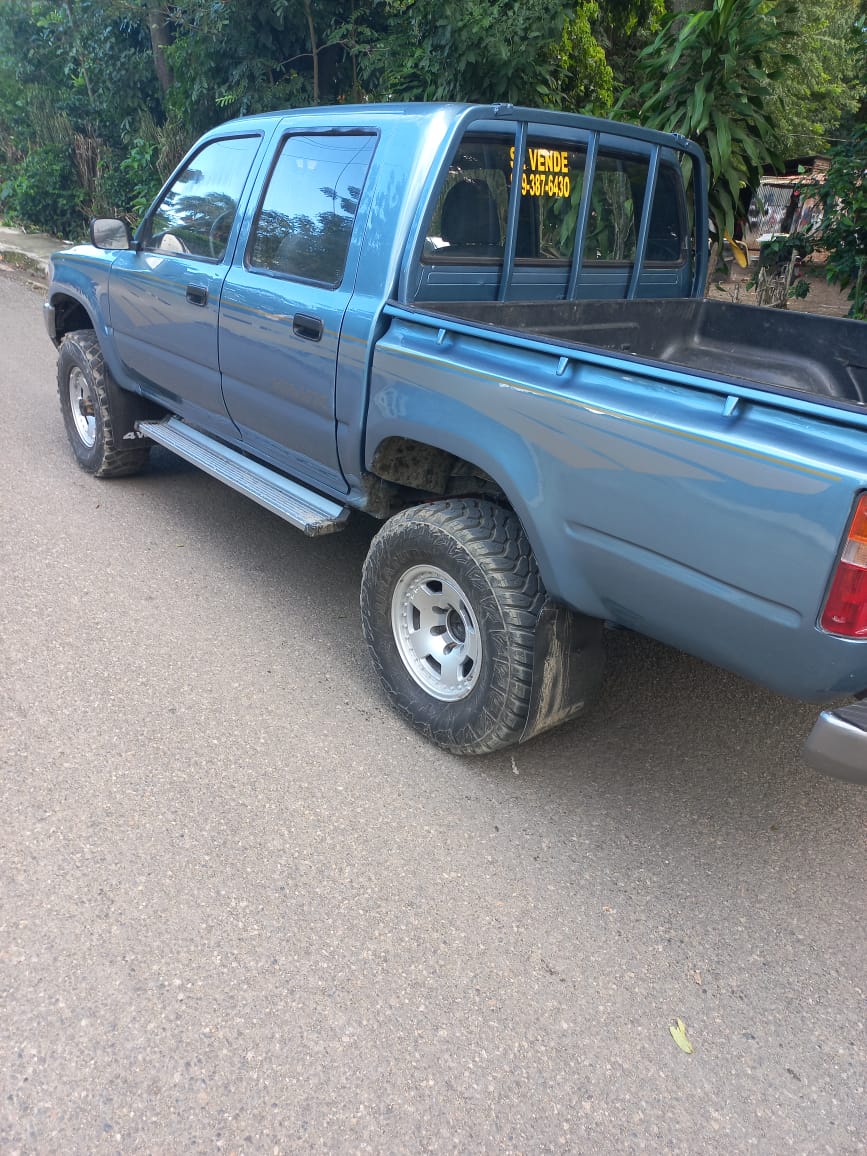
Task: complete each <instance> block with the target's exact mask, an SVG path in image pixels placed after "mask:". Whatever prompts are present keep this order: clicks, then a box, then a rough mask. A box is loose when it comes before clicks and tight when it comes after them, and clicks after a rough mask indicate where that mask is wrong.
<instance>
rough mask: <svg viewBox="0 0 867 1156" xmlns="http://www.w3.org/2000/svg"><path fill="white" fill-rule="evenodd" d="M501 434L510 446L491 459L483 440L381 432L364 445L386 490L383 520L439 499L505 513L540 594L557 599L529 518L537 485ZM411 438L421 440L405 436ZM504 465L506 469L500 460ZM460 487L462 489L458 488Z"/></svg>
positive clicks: (541, 537) (523, 454) (527, 461)
mask: <svg viewBox="0 0 867 1156" xmlns="http://www.w3.org/2000/svg"><path fill="white" fill-rule="evenodd" d="M498 432H499V440H500V442H502V441H503V437H504V435H505V434H508V435H509V437H508V440H509V441H510V442H511V443H512V444H511V445H510V446H509V447H508V448H507V449H505V450H504V449H503V447H502V445H500V447H499V448H500V453H499V454H498V455H494V454H492V453H491V452H490V451H489V450H488V449H487V448H486V444H487V445H492V444H496V439H493V438H491V439H488V440H487V443H486V440H485V438H484V437H483V436H478V437H477V438H474V439H473V441H472V442H470V441H469V439H467V438H464V437H462V436H458V437H454V436H449V437H446V436H443V437H441V438H434V437H431V436H430V433H431V431H430V430H426V431H422V430H420V429H419V430H413V431H405V432H400V433H398V432H394V431H392V432H385V431H384V432H383V436H382V437H381V438H380V439H379V440H378V441H376V443H375V445H373V444H372V442H371V441H370V440H368V445H369V446H371V447H372V448H371V449H370V452H369V456H368V461H369V462H370V465H369V467H368V469H369V472H370V475H371V476H372V477H373V478H374V479H377V480H379V481H382V482H385V483H386V485H387V486H388V487H389V491H390V499H391V502H392V505H391V508H390V509H387V510H382V511H377V512H379V513H383V514H385V515H387V514H389V513H394V512H396V511H397V510H398V509H401V508H405V507H406V506H408V505H411V504H416V503H418V502H419V501H427V500H430V499H432V498H433V499H435V498H444V497H455V498H457V497H461V498H464V497H478V498H483V499H486V500H488V501H491V502H494V503H496V504H498V505H501V506H504V507H507V508H508V509H510V510H511V511H512V512H513V513H514V514H515V516H516V517H517V519H518V521H519V522H520V523H521V526H522V528H523V530H524V533H525V534H526V535H527V539H528V541H529V542H530V546H531V548H532V550H533V555H534V557H535V559H536V565H537V566H538V567H539V572H540V574H541V576H542V580H543V582H544V583H545V586H546V588H547V589H548V590H549V591H550V592H551V594H552V595H553V596H554V597H557V582H556V577H555V573H556V571H555V568H554V566H553V564H552V560H551V558H550V557H549V553H548V550H547V549H546V546H545V533H544V530H543V528H542V527H541V526H540V524H539V521H538V519H537V518H536V517H535V515H534V513H533V509H532V508H531V503H532V505H534V506H536V507H539V506H540V504H541V503H540V495H541V494H542V492H543V479H542V477H541V474H540V471H539V468H538V462H537V461H535V460H534V457H533V454H532V452H531V450H530V447H529V446H528V445H527V443H526V442H523V441H521V440H520V439H518V438H516V437H514V435H511V434H510V433H509V431H506V430H503V429H502V428H501V429H500V430H499V431H498ZM411 433H417V434H419V435H421V436H416V437H414V436H411ZM504 457H505V458H507V459H508V467H507V466H506V464H505V462H504V460H503V458H504ZM462 482H466V483H467V484H466V485H462Z"/></svg>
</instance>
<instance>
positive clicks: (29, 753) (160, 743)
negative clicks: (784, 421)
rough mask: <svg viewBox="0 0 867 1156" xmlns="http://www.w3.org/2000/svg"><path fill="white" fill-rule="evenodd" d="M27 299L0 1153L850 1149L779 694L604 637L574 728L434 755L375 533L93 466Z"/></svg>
mask: <svg viewBox="0 0 867 1156" xmlns="http://www.w3.org/2000/svg"><path fill="white" fill-rule="evenodd" d="M40 312H41V300H40V297H39V296H38V295H37V294H36V293H35V292H33V290H32V289H30V288H28V287H27V286H26V285H25V283H24V281H23V280H22V279H20V278H19V277H17V275H15V274H12V273H8V272H5V271H0V398H2V412H3V415H4V418H3V423H2V434H0V446H2V452H0V493H2V499H0V573H2V578H3V597H2V601H0V825H2V826H0V830H2V838H0V1092H2V1096H0V1152H2V1153H3V1154H4V1156H8V1154H12V1153H22V1154H23V1153H46V1154H67V1153H73V1154H75V1153H82V1154H91V1153H93V1154H101V1153H142V1154H144V1153H157V1154H163V1153H165V1154H171V1153H190V1152H201V1153H219V1152H223V1153H229V1152H234V1153H238V1154H240V1153H245V1154H250V1153H268V1154H272V1153H287V1152H329V1153H343V1152H347V1153H351V1152H370V1153H419V1152H424V1153H446V1152H447V1153H497V1154H503V1153H506V1154H511V1153H527V1154H533V1153H547V1152H568V1153H579V1154H583V1153H599V1154H601V1156H605V1154H608V1153H612V1154H613V1153H618V1154H620V1153H637V1152H650V1153H672V1154H681V1153H682V1154H687V1153H689V1154H691V1156H695V1154H703V1153H711V1154H716V1153H719V1154H721V1156H722V1154H725V1156H731V1154H733V1153H769V1154H774V1156H775V1154H777V1153H788V1152H792V1153H801V1154H807V1153H833V1154H842V1153H847V1154H848V1153H860V1152H867V1095H865V1082H867V1032H865V1012H867V1009H865V998H864V996H865V961H867V923H865V914H867V900H865V897H867V869H865V816H867V791H865V790H863V789H862V790H859V789H858V788H856V787H853V786H848V785H846V784H843V783H837V782H833V781H831V780H826V779H823V778H819V777H817V776H815V775H814V774H812V773H810V772H809V771H808V770H807V769H806V768H805V767H804V766H803V765H802V763H801V762H800V760H799V757H798V748H799V745H800V742H801V741H802V739H803V737H804V736H805V735H806V733H807V732H808V730H809V728H810V725H811V723H812V720H813V718H814V717H815V713H816V711H815V708H813V707H809V706H803V705H800V704H796V703H791V702H788V701H786V700H783V699H780V698H778V697H776V696H774V695H771V694H769V693H767V692H765V691H763V690H760V689H757V688H755V687H753V686H751V685H749V684H747V683H745V682H744V681H742V680H740V679H738V678H736V677H734V676H732V675H729V674H726V673H724V672H720V671H717V670H715V669H713V668H711V667H708V666H706V665H704V664H703V663H701V662H699V661H697V660H695V659H692V658H689V657H686V656H684V655H681V654H677V653H675V652H672V651H669V650H667V649H665V648H664V647H662V646H659V645H656V644H655V643H651V642H647V641H644V640H642V639H640V638H637V637H633V636H630V635H628V634H616V635H612V636H611V637H610V638H609V652H610V665H609V676H608V685H607V689H606V694H605V697H604V700H603V702H602V704H601V705H600V706H599V707H598V708H597V709H596V711H595V713H594V714H593V715H592V717H591V718H588V719H587V720H586V721H584V722H579V723H576V724H572V725H570V726H568V727H565V728H563V729H561V730H560V731H557V732H554V733H552V734H550V735H548V736H543V737H542V738H541V739H539V740H537V741H536V742H534V743H532V744H530V745H529V746H527V747H523V748H518V749H517V750H516V751H515V752H514V755H512V754H510V753H508V752H507V753H505V754H500V755H496V756H492V757H489V758H485V759H467V760H461V759H457V758H454V757H451V756H449V755H446V754H444V753H442V752H440V751H438V750H436V749H435V748H433V747H431V746H429V745H427V744H426V743H425V742H424V741H423V740H421V739H420V738H418V737H416V736H415V734H414V733H413V732H411V731H410V730H409V729H407V728H406V727H405V726H404V724H402V723H401V722H400V721H399V720H398V719H396V717H395V716H394V715H393V714H392V713H391V712H390V710H389V709H388V707H387V706H386V705H385V703H384V702H383V700H382V699H381V697H380V695H379V692H378V690H377V688H376V687H375V685H374V683H373V680H372V677H371V674H370V671H369V668H368V662H367V657H366V653H365V648H364V644H363V640H362V637H361V631H360V626H359V615H358V584H359V575H360V569H361V564H362V561H363V558H364V554H365V551H366V548H367V544H368V543H369V540H370V537H371V535H372V533H373V529H374V527H373V525H372V524H368V523H367V522H366V521H365V520H364V519H360V518H359V519H356V520H355V521H353V522H351V523H350V526H349V528H348V530H347V531H346V532H345V533H343V534H342V535H336V536H333V537H330V538H324V539H319V540H308V539H305V538H304V537H302V536H301V535H300V534H299V533H298V532H296V531H295V530H293V529H291V528H290V527H288V526H286V525H284V524H283V523H281V522H280V521H279V520H278V519H276V518H275V517H273V516H272V515H270V514H269V513H267V512H266V511H264V510H261V509H260V508H259V507H257V506H255V505H253V504H251V503H249V502H247V501H246V500H245V499H243V498H241V497H240V496H238V495H236V494H235V493H233V492H232V491H230V490H228V489H226V488H224V487H223V486H221V485H220V484H219V483H217V482H215V481H212V480H211V479H209V478H207V477H206V476H204V475H202V474H200V473H197V472H196V471H195V470H193V469H192V468H191V467H188V466H186V465H185V464H184V463H182V462H180V461H179V460H177V459H174V458H172V457H171V456H170V455H168V454H167V453H164V452H162V451H159V452H155V453H154V455H153V465H152V466H151V467H150V468H149V470H148V471H147V472H146V473H145V474H143V475H141V476H140V477H138V478H132V479H125V480H118V481H114V482H99V481H96V480H94V479H92V478H90V477H88V476H87V475H86V474H84V473H83V472H82V471H81V470H79V469H78V467H77V466H76V465H75V463H74V461H73V459H72V456H71V453H70V451H69V450H68V448H67V445H66V440H65V434H64V431H63V424H62V421H61V417H60V412H59V408H58V404H57V398H56V387H55V384H54V351H53V349H52V347H51V345H50V343H49V341H48V339H47V337H46V336H45V332H44V329H43V325H42V319H41V316H40ZM677 1018H680V1019H681V1020H683V1022H684V1024H685V1026H686V1032H687V1035H688V1037H689V1039H690V1040H691V1042H692V1044H693V1046H694V1049H695V1050H694V1052H693V1054H692V1055H687V1054H684V1053H683V1052H682V1051H680V1050H679V1049H678V1047H677V1046H676V1045H675V1042H674V1040H673V1039H672V1036H671V1035H670V1033H669V1025H670V1024H673V1023H674V1022H675V1020H676V1019H677Z"/></svg>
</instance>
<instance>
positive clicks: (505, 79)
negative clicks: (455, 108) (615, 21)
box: [377, 0, 574, 104]
mask: <svg viewBox="0 0 867 1156" xmlns="http://www.w3.org/2000/svg"><path fill="white" fill-rule="evenodd" d="M573 10H574V4H571V3H570V2H569V0H392V3H391V4H390V6H389V13H390V16H391V28H390V31H389V35H388V37H387V39H386V41H385V42H384V43H383V46H382V50H381V52H380V53H379V55H378V59H377V63H378V64H380V65H381V68H382V76H383V79H382V82H381V84H382V88H383V89H384V91H385V93H386V94H387V95H388V96H399V97H402V98H404V99H409V100H469V101H479V102H482V103H489V102H496V101H511V102H513V103H515V104H528V103H529V104H539V103H542V104H545V103H548V102H550V101H552V99H553V96H554V93H555V92H557V91H558V87H559V85H560V83H561V79H562V70H563V63H562V61H561V60H560V59H559V58H558V49H559V48H560V45H561V39H562V36H563V31H564V28H565V25H566V20H567V17H569V16H570V15H571V13H572V12H573Z"/></svg>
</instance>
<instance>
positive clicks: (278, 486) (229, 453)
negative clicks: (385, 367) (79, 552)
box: [136, 417, 349, 538]
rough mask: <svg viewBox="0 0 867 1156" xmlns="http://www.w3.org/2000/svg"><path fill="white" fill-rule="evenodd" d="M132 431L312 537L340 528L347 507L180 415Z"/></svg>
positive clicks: (138, 424)
mask: <svg viewBox="0 0 867 1156" xmlns="http://www.w3.org/2000/svg"><path fill="white" fill-rule="evenodd" d="M136 429H137V430H138V431H139V433H141V434H143V435H144V436H145V437H149V438H151V439H152V440H153V441H155V442H159V444H160V445H161V446H165V447H166V449H168V450H171V451H172V453H175V454H177V455H178V456H179V457H182V458H186V460H187V461H188V462H192V463H193V465H194V466H198V467H199V469H202V470H204V471H205V473H207V474H210V475H211V476H212V477H214V478H219V480H220V481H221V482H225V483H226V485H227V486H231V487H232V489H233V490H237V491H238V493H239V494H244V495H245V497H248V498H252V499H253V501H254V502H258V503H259V505H260V506H264V507H265V509H266V510H270V511H271V513H272V514H276V515H277V516H278V517H280V518H284V519H285V520H286V521H287V522H289V523H291V524H292V525H293V526H296V527H297V528H298V529H299V530H303V531H304V533H305V534H308V535H309V536H310V537H311V538H316V537H319V535H320V534H332V533H334V531H335V530H342V529H343V527H344V525H345V524H346V520H347V518H348V517H349V509H348V508H347V507H346V506H341V505H340V504H339V503H338V502H332V501H331V500H330V498H323V497H322V495H321V494H317V493H315V492H314V491H313V490H308V489H306V488H305V487H304V486H302V485H299V484H298V482H293V481H290V479H289V478H286V477H284V476H283V475H282V474H278V473H277V471H276V470H272V469H269V468H268V466H263V465H261V464H260V463H259V462H254V461H252V460H251V459H250V458H246V457H244V455H243V454H239V453H237V451H235V450H233V449H230V448H229V447H228V446H225V445H223V443H222V442H218V441H217V440H216V439H215V438H212V437H209V436H208V435H207V434H204V433H200V432H199V430H197V429H193V428H192V427H191V426H188V425H187V424H186V423H185V422H182V421H181V420H180V418H177V417H170V418H166V419H165V420H164V421H140V422H137V423H136Z"/></svg>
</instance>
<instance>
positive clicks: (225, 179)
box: [109, 136, 260, 435]
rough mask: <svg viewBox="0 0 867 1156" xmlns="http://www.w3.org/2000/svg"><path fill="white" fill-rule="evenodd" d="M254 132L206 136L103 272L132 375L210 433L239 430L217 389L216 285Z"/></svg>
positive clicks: (118, 340) (256, 144)
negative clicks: (133, 240)
mask: <svg viewBox="0 0 867 1156" xmlns="http://www.w3.org/2000/svg"><path fill="white" fill-rule="evenodd" d="M259 139H260V138H259V137H258V136H232V137H225V138H222V139H220V140H215V141H211V142H210V143H208V144H206V145H205V146H204V147H203V148H201V149H199V150H198V152H196V154H195V155H194V156H193V157H191V158H190V160H189V161H188V162H187V164H186V165H185V166H184V168H183V169H182V170H181V172H180V174H179V175H178V176H177V177H176V179H175V180H174V181H173V182H172V184H171V186H170V187H169V189H168V190H167V192H166V193H165V194H164V195H163V196H162V197H161V198H160V199H159V201H157V202H156V204H155V205H154V206H153V208H152V209H151V211H150V212H149V214H148V216H147V218H146V220H145V222H144V224H143V226H142V229H141V232H140V236H139V249H138V251H133V250H131V251H129V252H124V253H120V254H119V255H118V257H117V259H116V260H115V262H114V264H113V265H112V270H111V277H110V280H109V308H110V316H111V324H112V326H113V329H114V336H115V342H116V345H117V349H118V352H119V354H120V358H121V361H122V362H123V367H124V370H125V372H126V373H127V374H128V377H129V380H130V381H131V382H133V383H135V384H136V385H139V386H142V387H143V388H144V390H145V391H146V392H147V393H148V394H149V395H150V396H151V397H155V398H157V399H160V398H164V399H165V400H166V403H167V404H168V405H169V407H170V408H171V409H172V410H173V411H175V412H176V413H179V414H181V415H182V416H184V417H186V418H189V419H190V420H191V421H193V422H194V423H196V424H198V425H202V426H203V427H205V428H206V429H210V430H211V431H212V432H214V433H218V434H219V433H224V434H227V435H230V434H236V431H235V429H234V426H232V424H231V422H230V420H229V416H228V413H227V412H226V406H225V403H224V402H223V395H222V391H221V387H220V367H219V361H218V349H217V322H218V318H219V310H220V293H221V291H222V287H223V282H224V280H225V277H226V272H227V270H228V260H229V258H230V257H231V254H232V247H233V245H234V239H235V233H236V230H237V227H238V226H237V221H236V218H237V216H238V214H237V210H238V206H239V203H240V201H241V197H242V194H243V189H244V185H245V183H246V180H247V176H248V174H249V172H250V168H251V166H252V163H253V158H254V156H255V154H256V151H257V149H258V147H259Z"/></svg>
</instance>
